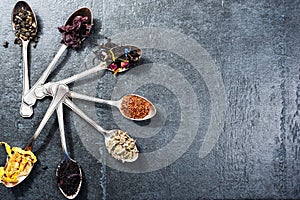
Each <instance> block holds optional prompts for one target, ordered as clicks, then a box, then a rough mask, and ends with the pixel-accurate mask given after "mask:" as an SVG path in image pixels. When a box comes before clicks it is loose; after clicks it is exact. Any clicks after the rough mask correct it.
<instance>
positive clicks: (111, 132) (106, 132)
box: [63, 97, 138, 162]
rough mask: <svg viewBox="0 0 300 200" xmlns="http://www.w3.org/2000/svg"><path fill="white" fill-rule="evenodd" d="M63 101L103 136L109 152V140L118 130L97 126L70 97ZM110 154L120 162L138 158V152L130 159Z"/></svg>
mask: <svg viewBox="0 0 300 200" xmlns="http://www.w3.org/2000/svg"><path fill="white" fill-rule="evenodd" d="M63 103H64V104H65V105H67V106H68V107H69V108H70V109H71V110H73V111H74V112H75V113H76V114H77V115H79V116H80V117H81V118H83V119H84V120H85V121H86V122H88V123H89V124H90V125H91V126H92V127H94V128H95V129H96V130H97V131H98V132H100V133H101V134H102V135H103V136H104V139H105V144H106V148H107V150H108V152H110V150H109V149H108V146H109V141H110V140H111V139H112V137H113V135H114V133H115V132H116V131H119V130H105V129H104V128H102V127H101V126H99V125H98V124H97V123H96V122H95V121H94V120H92V119H91V118H90V117H88V116H87V115H86V114H85V113H84V112H83V111H81V110H80V108H78V107H77V106H76V105H75V104H74V103H73V102H72V101H71V100H70V99H68V97H66V98H65V100H64V102H63ZM128 137H129V136H128ZM135 148H136V145H135ZM136 149H137V148H136ZM111 155H112V157H113V158H115V159H118V160H121V161H122V162H133V161H135V160H137V158H138V152H134V154H133V156H132V158H130V159H125V158H119V157H116V156H115V155H114V154H113V153H112V154H111Z"/></svg>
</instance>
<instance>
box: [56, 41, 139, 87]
mask: <svg viewBox="0 0 300 200" xmlns="http://www.w3.org/2000/svg"><path fill="white" fill-rule="evenodd" d="M108 44H112V43H108ZM104 47H105V48H103V49H100V50H99V51H100V52H101V54H102V55H103V56H104V57H103V58H102V59H101V62H100V63H99V64H98V65H97V66H95V67H93V68H91V69H88V70H85V71H83V72H81V73H79V74H76V75H74V76H71V77H69V78H66V79H63V80H61V81H58V82H57V83H58V84H66V85H67V84H69V83H72V82H75V81H77V80H79V79H81V78H83V77H85V76H88V75H90V74H94V73H97V72H99V71H102V70H109V71H111V72H114V73H115V70H113V69H111V68H109V65H110V64H112V63H113V62H115V61H117V60H118V61H120V60H121V59H122V57H124V55H125V54H124V53H125V52H124V49H127V50H128V51H129V53H128V55H131V53H134V55H131V57H130V61H131V62H137V61H138V60H139V59H140V57H141V56H142V50H141V49H140V48H138V47H135V46H131V45H127V46H117V45H116V44H113V47H112V48H110V46H109V47H106V46H105V45H104ZM122 50H123V51H122ZM108 55H110V56H108ZM111 57H113V58H111ZM129 69H130V67H127V68H126V67H124V68H119V69H118V73H120V72H125V71H127V70H129Z"/></svg>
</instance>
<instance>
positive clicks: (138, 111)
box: [69, 91, 156, 121]
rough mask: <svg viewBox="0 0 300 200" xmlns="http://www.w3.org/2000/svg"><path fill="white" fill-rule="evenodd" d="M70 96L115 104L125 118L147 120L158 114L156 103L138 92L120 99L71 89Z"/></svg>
mask: <svg viewBox="0 0 300 200" xmlns="http://www.w3.org/2000/svg"><path fill="white" fill-rule="evenodd" d="M69 96H70V97H71V98H74V99H82V100H86V101H92V102H97V103H105V104H109V105H111V106H115V107H117V108H118V109H119V110H120V112H121V114H122V115H123V116H124V117H125V118H127V119H130V120H134V121H142V120H147V119H150V118H152V117H154V116H155V114H156V109H155V107H154V105H153V104H152V103H151V102H150V101H149V100H148V99H146V98H144V97H142V96H139V95H136V94H129V95H126V96H123V97H122V98H121V99H120V100H118V101H111V100H104V99H99V98H95V97H90V96H87V95H83V94H79V93H76V92H71V91H70V92H69Z"/></svg>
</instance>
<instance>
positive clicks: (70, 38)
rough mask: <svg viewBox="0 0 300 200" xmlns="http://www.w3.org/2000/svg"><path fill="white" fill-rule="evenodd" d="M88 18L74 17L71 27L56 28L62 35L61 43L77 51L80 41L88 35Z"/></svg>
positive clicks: (89, 26)
mask: <svg viewBox="0 0 300 200" xmlns="http://www.w3.org/2000/svg"><path fill="white" fill-rule="evenodd" d="M88 21H89V19H88V17H83V16H76V17H75V18H74V19H73V21H72V25H66V26H61V27H59V28H58V30H59V32H61V33H62V36H63V39H62V43H64V44H65V45H67V46H71V47H72V48H74V49H77V48H79V47H80V46H81V43H82V40H83V39H85V38H87V37H88V36H89V35H90V30H91V27H92V25H91V24H88Z"/></svg>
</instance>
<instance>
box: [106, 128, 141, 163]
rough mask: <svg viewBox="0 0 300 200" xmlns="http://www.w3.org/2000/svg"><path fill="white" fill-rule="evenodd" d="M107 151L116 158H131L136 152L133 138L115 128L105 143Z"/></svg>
mask: <svg viewBox="0 0 300 200" xmlns="http://www.w3.org/2000/svg"><path fill="white" fill-rule="evenodd" d="M106 147H107V150H108V153H110V154H111V155H112V156H113V157H114V158H115V159H117V160H122V161H123V162H124V160H131V159H133V158H134V157H135V156H137V154H138V152H139V151H138V149H137V147H136V144H135V140H134V139H132V138H131V137H129V136H128V135H127V134H126V133H125V132H123V131H121V130H116V131H115V132H114V133H113V135H112V136H111V137H110V138H109V140H108V142H107V143H106Z"/></svg>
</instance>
